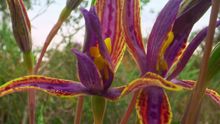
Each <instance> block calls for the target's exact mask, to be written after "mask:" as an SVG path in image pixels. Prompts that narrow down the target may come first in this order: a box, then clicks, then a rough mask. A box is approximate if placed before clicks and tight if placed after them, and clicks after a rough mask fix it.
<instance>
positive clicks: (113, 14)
mask: <svg viewBox="0 0 220 124" xmlns="http://www.w3.org/2000/svg"><path fill="white" fill-rule="evenodd" d="M123 5H124V0H120V1H118V0H98V1H97V2H96V8H97V14H98V16H99V18H100V21H101V28H102V37H103V38H104V39H106V38H110V39H111V41H112V42H111V47H112V51H111V52H110V56H111V61H112V64H113V68H114V71H116V70H117V67H118V65H119V62H120V61H121V59H122V57H123V54H124V50H125V38H124V31H123V27H122V19H121V17H122V7H123Z"/></svg>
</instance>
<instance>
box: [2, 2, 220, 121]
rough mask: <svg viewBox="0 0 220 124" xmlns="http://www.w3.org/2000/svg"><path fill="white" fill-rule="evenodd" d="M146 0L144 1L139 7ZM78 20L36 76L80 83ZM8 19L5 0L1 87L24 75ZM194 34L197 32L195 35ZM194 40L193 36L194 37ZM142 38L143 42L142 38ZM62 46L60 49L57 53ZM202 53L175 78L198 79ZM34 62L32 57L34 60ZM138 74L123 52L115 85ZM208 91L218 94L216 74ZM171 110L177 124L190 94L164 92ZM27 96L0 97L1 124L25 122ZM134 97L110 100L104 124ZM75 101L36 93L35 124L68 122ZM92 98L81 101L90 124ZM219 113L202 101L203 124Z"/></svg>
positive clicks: (71, 20)
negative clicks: (76, 50)
mask: <svg viewBox="0 0 220 124" xmlns="http://www.w3.org/2000/svg"><path fill="white" fill-rule="evenodd" d="M24 1H25V4H26V6H27V8H28V9H32V6H33V5H34V4H39V3H38V2H37V0H24ZM55 2H56V1H55V0H47V2H45V5H42V6H49V5H51V4H53V3H55ZM148 2H149V1H148V0H142V3H143V5H146V4H147V3H148ZM82 6H88V1H85V2H84V3H83V4H82ZM81 19H82V17H81V15H80V14H79V11H78V10H76V12H75V13H74V14H73V15H72V16H71V17H70V18H69V20H67V21H66V23H65V24H64V25H65V26H64V27H71V28H73V29H74V31H73V32H69V34H68V35H66V34H65V33H63V32H62V29H61V31H59V33H60V34H61V35H62V34H63V35H62V36H63V39H62V40H61V41H60V44H58V45H57V46H56V47H55V48H53V49H50V50H48V52H47V53H46V55H45V58H47V59H46V60H45V61H43V63H42V66H41V68H40V74H43V75H47V76H51V77H57V78H63V79H70V80H78V79H77V73H76V69H77V68H76V58H75V57H74V56H73V54H72V53H71V49H72V48H77V49H80V48H81V46H80V44H77V43H75V42H73V39H74V36H75V34H76V32H78V31H79V30H80V29H81V28H82V27H83V26H82V25H79V22H80V20H81ZM10 25H11V24H10V18H9V13H8V10H7V5H6V1H5V0H0V70H1V71H0V85H2V84H3V83H5V82H7V81H9V80H11V79H14V78H16V77H20V76H24V75H26V74H27V71H26V69H25V66H24V64H23V60H22V54H21V52H20V51H19V48H18V47H17V45H16V42H15V40H14V37H13V35H12V31H11V26H10ZM193 34H196V32H195V33H193ZM192 37H193V36H192ZM145 39H146V38H145ZM219 39H220V35H219V31H218V33H217V35H216V42H217V41H219ZM60 45H62V46H63V47H62V49H56V48H58V47H59V46H60ZM202 51H203V44H202V45H201V46H200V49H199V50H197V52H196V54H195V55H194V56H193V57H192V58H191V60H190V62H189V63H188V64H187V66H186V68H185V69H184V71H183V72H182V73H181V74H180V75H179V78H180V79H193V80H196V79H197V77H198V72H199V70H198V68H199V63H200V59H201V54H202ZM39 52H40V49H35V50H34V54H35V55H38V54H39ZM35 59H36V58H35ZM138 76H139V72H138V70H137V67H136V64H135V62H134V61H133V60H132V58H131V56H130V55H129V53H128V52H126V53H125V56H124V59H123V60H122V64H121V65H120V67H119V69H118V71H117V73H116V78H115V79H114V83H113V85H114V86H120V85H122V84H125V83H127V82H129V81H131V80H132V79H135V78H136V77H138ZM210 87H212V88H213V89H215V90H217V91H218V92H220V83H219V76H216V78H215V79H213V81H212V82H211V83H210ZM168 95H169V98H170V102H171V106H172V111H173V121H172V124H179V123H180V121H179V120H180V119H181V116H182V114H183V112H184V108H185V106H186V101H187V99H188V96H189V95H190V92H189V91H181V92H175V93H174V92H168ZM26 97H27V94H26V93H25V92H22V93H21V92H20V93H15V94H11V95H7V96H5V97H1V98H0V124H26V123H27V115H26V114H27V113H26V112H25V111H26V109H27V108H26V105H27V99H26ZM131 97H132V95H130V96H126V97H124V98H122V99H121V100H119V101H117V102H108V105H107V111H106V115H105V120H104V124H117V123H119V122H120V117H121V116H122V115H123V114H124V112H125V110H126V108H127V105H128V103H129V101H130V99H131ZM76 100H77V99H76V98H58V97H54V96H49V95H47V94H45V93H43V92H37V124H72V123H73V119H74V116H75V109H76V108H75V107H76ZM90 105H91V103H90V98H89V97H86V98H85V103H84V109H83V116H82V124H90V123H91V122H92V112H91V109H90ZM218 117H220V109H219V106H217V105H216V104H215V103H213V102H212V101H211V100H210V99H209V98H207V97H206V98H205V99H204V103H203V106H202V110H201V118H200V123H201V124H219V123H220V119H219V118H218ZM135 123H137V116H136V113H135V111H134V112H133V114H132V116H131V118H130V121H129V124H135Z"/></svg>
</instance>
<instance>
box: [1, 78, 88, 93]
mask: <svg viewBox="0 0 220 124" xmlns="http://www.w3.org/2000/svg"><path fill="white" fill-rule="evenodd" d="M29 89H36V90H41V91H44V92H46V93H49V94H52V95H55V96H76V95H83V94H84V95H85V94H88V93H89V92H88V89H87V88H86V87H84V86H83V85H82V84H81V83H79V82H75V81H70V80H63V79H56V78H50V77H45V76H38V75H30V76H25V77H21V78H17V79H15V80H12V81H9V82H8V83H5V84H4V85H2V86H0V96H4V95H7V94H10V93H14V92H18V91H25V90H29Z"/></svg>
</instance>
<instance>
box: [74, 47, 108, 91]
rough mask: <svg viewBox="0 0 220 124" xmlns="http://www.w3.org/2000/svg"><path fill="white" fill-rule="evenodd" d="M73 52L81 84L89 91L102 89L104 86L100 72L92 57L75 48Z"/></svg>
mask: <svg viewBox="0 0 220 124" xmlns="http://www.w3.org/2000/svg"><path fill="white" fill-rule="evenodd" d="M73 53H74V54H75V55H76V57H77V60H78V73H79V78H80V81H81V82H82V84H83V85H84V86H85V87H87V88H89V89H90V90H91V91H97V92H99V91H101V90H103V89H104V86H103V81H102V79H101V78H102V77H101V74H100V72H99V71H98V69H97V67H96V65H95V64H94V63H93V61H92V59H91V58H90V57H88V56H87V55H86V54H83V53H81V52H79V51H77V50H75V49H73Z"/></svg>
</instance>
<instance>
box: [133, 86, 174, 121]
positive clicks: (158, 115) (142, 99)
mask: <svg viewBox="0 0 220 124" xmlns="http://www.w3.org/2000/svg"><path fill="white" fill-rule="evenodd" d="M162 92H163V93H161V94H162V98H161V99H159V101H160V102H156V104H155V103H154V101H157V100H155V99H154V98H152V96H149V93H148V90H142V91H141V92H140V93H139V95H138V99H137V102H136V111H137V114H138V118H139V121H140V124H170V122H171V119H172V111H171V107H170V103H169V99H168V97H167V95H166V93H165V92H164V91H162ZM158 103H159V104H158ZM150 104H153V106H154V107H151V108H149V107H150Z"/></svg>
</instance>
